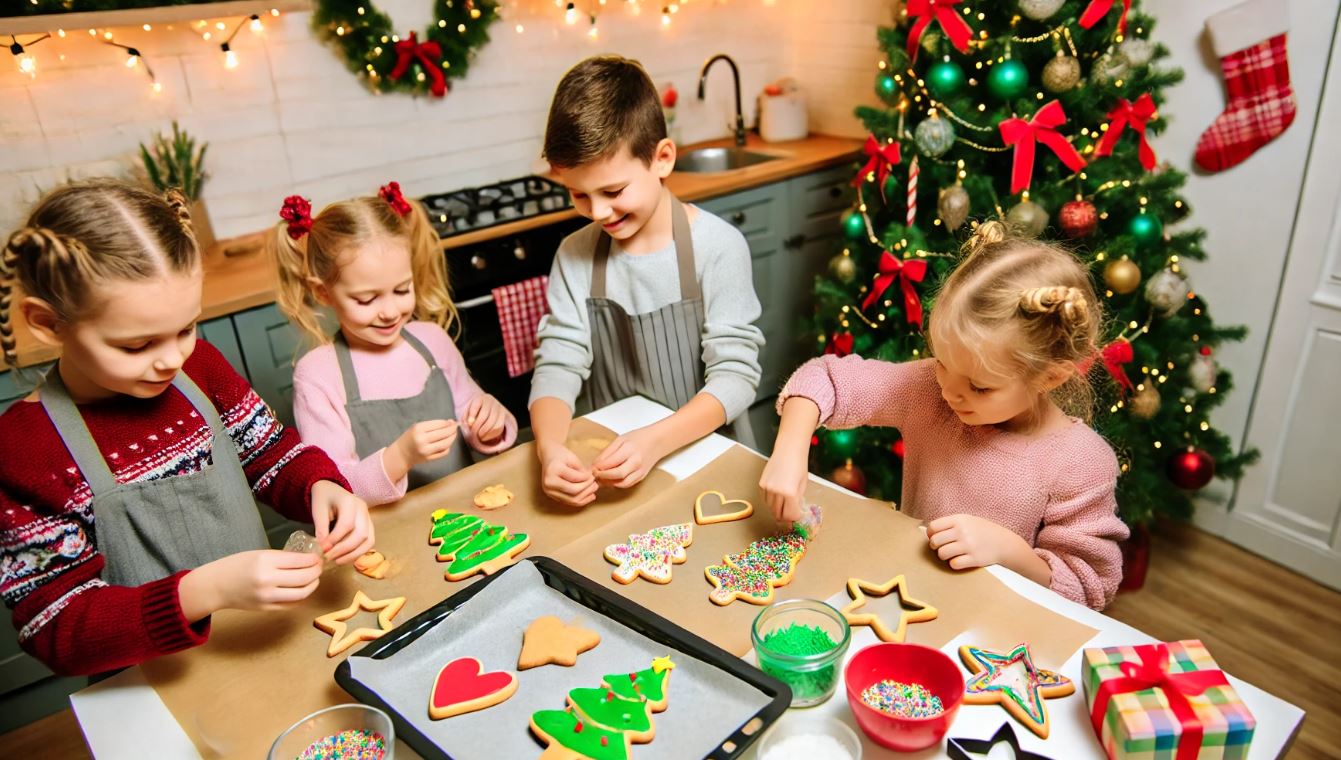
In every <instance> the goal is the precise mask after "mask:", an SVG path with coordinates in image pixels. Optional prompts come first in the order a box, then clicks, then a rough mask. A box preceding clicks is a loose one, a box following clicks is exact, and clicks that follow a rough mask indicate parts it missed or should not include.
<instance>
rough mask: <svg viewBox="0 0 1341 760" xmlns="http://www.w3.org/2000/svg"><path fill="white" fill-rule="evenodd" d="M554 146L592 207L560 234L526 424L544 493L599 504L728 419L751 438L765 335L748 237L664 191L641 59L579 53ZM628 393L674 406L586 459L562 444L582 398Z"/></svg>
mask: <svg viewBox="0 0 1341 760" xmlns="http://www.w3.org/2000/svg"><path fill="white" fill-rule="evenodd" d="M545 158H546V159H547V160H548V161H549V162H550V165H551V168H552V172H553V174H554V176H555V177H556V178H557V179H558V180H559V181H560V182H562V183H563V184H564V185H565V186H566V187H567V188H568V189H569V192H570V193H571V195H572V198H573V205H574V206H575V207H576V209H577V210H578V212H579V213H581V214H582V215H583V216H586V217H588V218H590V219H593V220H594V223H593V224H591V225H588V226H587V227H585V228H583V229H581V230H579V231H577V232H575V233H573V234H572V235H570V236H569V237H568V238H566V239H565V240H564V241H563V243H562V244H561V245H560V246H559V251H558V253H557V255H556V256H555V260H554V267H553V270H552V272H551V274H550V283H549V292H548V298H549V307H550V314H549V315H548V316H546V317H545V319H544V320H542V322H541V326H540V330H539V339H540V345H539V348H538V349H537V351H536V371H535V377H534V380H533V381H532V385H531V424H532V427H533V429H534V432H535V439H536V448H537V452H538V454H539V456H540V461H541V483H542V487H543V488H544V490H545V492H546V493H547V494H548V495H549V496H550V497H551V498H554V499H555V500H557V501H560V502H562V503H566V504H571V505H575V506H580V505H584V504H587V503H590V502H591V501H592V500H593V499H594V498H595V494H596V491H597V490H598V489H599V488H600V487H602V486H614V487H619V488H626V487H629V486H632V485H634V484H635V483H637V482H638V481H640V480H642V478H643V477H645V476H646V474H647V472H648V471H649V470H650V469H651V468H652V467H653V466H655V465H656V463H657V461H659V460H660V459H661V458H663V457H665V456H666V455H668V454H670V453H671V452H673V451H675V450H677V449H679V448H681V447H683V446H685V445H687V444H689V443H692V442H693V441H696V440H698V439H699V438H702V437H703V436H705V435H708V434H709V433H711V432H713V431H714V430H717V429H719V428H721V429H722V430H723V432H726V433H727V434H729V435H733V436H735V437H736V438H737V440H740V441H742V442H743V443H745V444H747V445H752V444H753V437H752V436H751V435H750V432H749V427H748V422H747V418H746V416H745V412H746V409H747V408H748V407H749V404H750V403H751V402H753V401H754V397H755V393H756V391H757V388H758V385H759V378H760V368H759V350H760V349H761V348H762V346H763V344H764V339H763V334H762V333H761V332H760V331H759V329H758V328H757V327H755V326H754V325H753V324H752V323H753V322H754V321H755V320H757V319H758V318H759V314H760V307H759V299H758V297H757V296H756V295H755V293H754V286H753V278H752V275H751V269H750V253H749V247H748V245H747V244H746V243H745V238H744V236H743V235H741V234H740V232H739V231H738V230H736V229H735V228H734V227H733V226H731V225H730V224H728V223H727V222H725V221H723V220H722V219H719V218H717V217H715V216H713V215H712V214H709V213H708V212H706V211H703V210H701V209H694V210H693V213H694V214H695V218H694V219H692V220H691V219H690V214H689V211H688V210H686V208H685V207H684V206H683V205H682V204H681V203H680V201H679V200H677V199H676V198H675V197H674V196H673V195H672V194H671V193H670V192H669V191H668V190H666V189H665V187H664V184H663V182H664V180H665V178H666V177H667V176H668V175H669V174H670V172H671V171H672V169H673V168H674V165H675V145H674V143H672V142H671V141H670V140H669V139H667V137H666V126H665V121H664V119H663V118H662V114H661V107H660V103H659V99H658V97H657V94H656V89H655V87H653V85H652V82H651V80H649V79H648V77H647V74H646V72H644V71H643V69H642V67H641V66H640V65H638V64H637V63H636V62H634V61H630V60H627V59H624V58H620V57H618V56H598V57H596V58H590V59H587V60H586V61H583V62H582V63H579V64H578V65H577V66H575V67H573V69H572V70H570V71H569V72H568V73H567V74H566V75H565V76H564V78H563V80H562V81H560V83H559V88H558V91H557V92H556V93H555V96H554V102H553V104H552V106H551V108H550V115H549V124H548V126H547V128H546V133H545ZM634 395H641V396H645V397H647V398H649V399H651V400H653V401H656V402H658V403H660V404H662V405H663V406H666V407H668V408H670V409H671V410H673V412H674V413H673V414H672V415H671V416H670V417H668V418H666V419H665V420H662V421H660V422H657V423H654V424H652V425H648V426H645V427H642V428H639V429H637V430H633V431H630V432H629V433H627V434H625V435H622V436H620V437H619V438H618V439H617V440H616V441H615V442H614V443H612V444H611V445H610V446H609V447H608V448H607V449H606V450H605V451H604V452H603V453H602V454H601V455H600V456H599V457H598V458H597V460H596V461H595V462H594V463H593V466H592V467H591V468H590V469H588V468H586V467H584V466H583V465H582V464H581V463H580V462H579V461H578V460H577V457H576V456H575V455H574V454H573V453H572V452H571V451H569V450H568V449H567V448H566V446H565V441H566V439H567V434H568V427H569V424H570V422H571V420H572V415H573V412H574V410H575V408H576V406H577V399H578V398H579V396H580V397H581V398H582V399H583V400H584V402H585V403H587V404H589V405H590V407H591V408H593V409H594V408H600V407H603V406H607V405H609V404H611V403H614V402H615V401H618V400H620V399H623V398H627V397H629V396H634ZM728 423H731V424H730V425H728ZM724 426H725V427H724Z"/></svg>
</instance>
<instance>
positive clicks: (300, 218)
mask: <svg viewBox="0 0 1341 760" xmlns="http://www.w3.org/2000/svg"><path fill="white" fill-rule="evenodd" d="M279 218H280V219H283V220H284V221H286V222H288V227H286V230H287V231H288V233H289V237H291V238H293V239H294V240H298V239H299V238H301V237H302V236H303V235H306V234H307V233H309V232H311V231H312V202H311V201H309V200H308V199H306V198H304V197H303V196H301V195H290V196H289V197H287V198H285V199H284V205H283V206H281V207H280V209H279Z"/></svg>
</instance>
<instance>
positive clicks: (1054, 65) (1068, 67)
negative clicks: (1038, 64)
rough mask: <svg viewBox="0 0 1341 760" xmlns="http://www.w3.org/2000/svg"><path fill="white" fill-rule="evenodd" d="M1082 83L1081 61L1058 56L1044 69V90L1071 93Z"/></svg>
mask: <svg viewBox="0 0 1341 760" xmlns="http://www.w3.org/2000/svg"><path fill="white" fill-rule="evenodd" d="M1079 83H1080V61H1078V60H1076V59H1075V58H1072V57H1071V56H1069V55H1062V54H1060V53H1059V54H1058V55H1057V57H1056V58H1053V59H1052V60H1051V61H1048V63H1047V65H1046V66H1044V67H1043V89H1045V90H1047V91H1048V92H1053V93H1063V92H1070V91H1071V90H1073V89H1075V86H1076V85H1077V84H1079Z"/></svg>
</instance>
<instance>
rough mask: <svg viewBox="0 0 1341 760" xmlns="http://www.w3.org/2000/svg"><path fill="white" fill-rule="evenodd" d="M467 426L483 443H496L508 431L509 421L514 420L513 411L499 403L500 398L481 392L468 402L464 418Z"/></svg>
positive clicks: (476, 438)
mask: <svg viewBox="0 0 1341 760" xmlns="http://www.w3.org/2000/svg"><path fill="white" fill-rule="evenodd" d="M462 419H464V420H465V424H466V427H467V428H469V429H470V432H472V433H474V434H475V440H477V441H479V442H480V443H483V444H491V443H496V442H497V441H498V439H500V438H502V437H503V434H504V433H505V432H507V424H508V422H510V421H512V420H513V417H512V412H509V411H508V410H507V407H505V406H503V405H502V404H501V403H499V401H498V399H496V398H494V397H493V396H490V395H489V394H487V393H481V394H480V395H478V396H476V397H475V398H473V399H471V400H470V403H469V404H466V413H465V416H464V417H463V418H462Z"/></svg>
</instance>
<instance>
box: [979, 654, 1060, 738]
mask: <svg viewBox="0 0 1341 760" xmlns="http://www.w3.org/2000/svg"><path fill="white" fill-rule="evenodd" d="M959 659H961V660H963V661H964V666H965V667H967V668H968V669H969V672H970V673H973V674H974V675H973V677H972V678H970V679H969V680H968V684H967V685H965V687H964V703H965V704H971V705H990V704H1000V705H1001V706H1002V707H1004V708H1005V709H1006V712H1008V713H1010V715H1011V717H1012V718H1015V719H1016V720H1018V721H1019V722H1020V723H1022V724H1024V726H1025V728H1028V729H1029V730H1030V731H1033V732H1034V733H1036V734H1038V735H1039V737H1041V738H1043V739H1046V738H1048V727H1049V723H1048V708H1047V705H1046V704H1044V702H1043V700H1044V699H1049V698H1053V697H1065V696H1068V695H1070V694H1073V693H1075V690H1076V685H1075V684H1074V683H1072V682H1071V679H1069V678H1067V677H1066V676H1063V675H1061V674H1058V673H1054V672H1052V671H1051V670H1043V669H1041V668H1036V667H1034V660H1033V657H1032V656H1030V654H1029V645H1028V644H1018V645H1016V647H1015V648H1014V649H1012V650H1010V651H1009V652H996V651H993V650H991V649H983V648H981V647H974V646H962V647H960V648H959Z"/></svg>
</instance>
